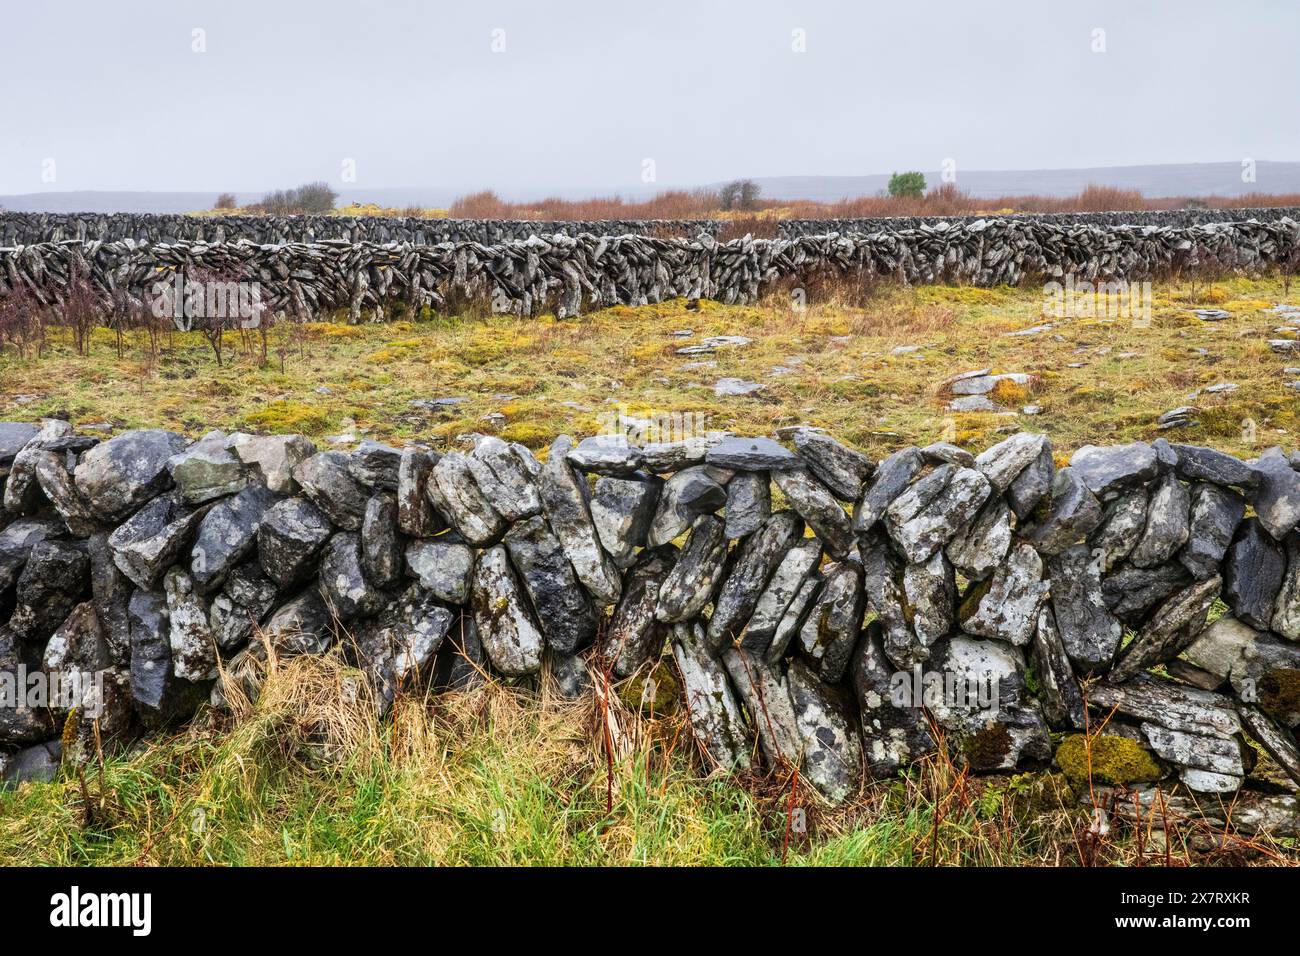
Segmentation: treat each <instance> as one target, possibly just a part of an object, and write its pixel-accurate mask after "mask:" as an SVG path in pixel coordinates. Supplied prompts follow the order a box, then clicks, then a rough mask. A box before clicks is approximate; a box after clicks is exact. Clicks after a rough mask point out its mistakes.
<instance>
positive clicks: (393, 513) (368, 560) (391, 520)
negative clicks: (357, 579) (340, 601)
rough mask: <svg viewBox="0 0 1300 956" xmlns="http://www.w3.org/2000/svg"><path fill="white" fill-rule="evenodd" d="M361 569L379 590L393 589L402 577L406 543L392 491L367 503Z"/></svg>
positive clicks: (362, 530) (376, 496) (362, 531)
mask: <svg viewBox="0 0 1300 956" xmlns="http://www.w3.org/2000/svg"><path fill="white" fill-rule="evenodd" d="M361 567H362V570H364V571H365V573H366V578H367V579H368V580H369V581H370V582H371V583H372V584H374V585H375V586H377V587H381V588H387V587H392V586H394V585H395V584H397V582H398V580H399V579H400V578H401V576H402V541H401V537H400V536H399V534H398V530H397V498H396V496H395V495H394V494H393V493H392V492H389V491H386V492H383V493H382V494H378V495H375V496H374V497H373V498H371V499H370V500H369V501H368V502H367V503H366V514H365V517H364V518H363V519H362V522H361Z"/></svg>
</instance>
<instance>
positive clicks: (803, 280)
mask: <svg viewBox="0 0 1300 956" xmlns="http://www.w3.org/2000/svg"><path fill="white" fill-rule="evenodd" d="M1298 265H1300V223H1297V222H1296V221H1295V220H1291V219H1281V220H1278V221H1276V222H1270V223H1259V222H1231V223H1219V224H1214V225H1204V226H1191V227H1187V228H1164V227H1152V228H1148V229H1132V228H1128V227H1091V226H1057V225H1052V224H1050V223H1044V222H1039V221H1036V220H1030V219H993V220H980V221H978V222H973V223H969V224H965V225H962V226H957V227H953V228H948V229H943V230H931V229H914V230H908V231H899V232H889V233H875V234H872V235H853V236H810V237H804V238H801V239H789V240H787V239H765V240H755V239H748V238H746V239H736V240H732V241H730V242H724V243H720V242H717V241H715V240H714V239H712V238H710V237H708V236H700V237H698V238H695V239H656V238H650V237H646V236H636V235H626V236H600V237H597V236H590V235H583V236H579V237H564V236H555V237H550V238H548V239H541V238H538V237H536V236H534V237H532V238H530V239H528V240H526V241H523V242H508V243H502V244H499V245H493V246H484V245H480V244H477V243H460V244H454V245H453V244H447V245H437V246H429V245H410V244H373V243H347V242H338V243H333V242H324V243H303V244H293V245H287V246H261V245H255V244H252V243H246V242H234V243H220V244H207V243H189V242H186V243H175V244H159V245H150V244H145V245H139V244H136V243H134V242H128V241H124V242H104V243H100V242H62V243H42V244H39V245H32V246H18V247H12V248H3V249H0V296H4V295H6V294H7V293H8V292H10V291H12V290H13V289H15V288H20V287H21V288H23V289H27V290H29V291H30V292H31V293H32V294H33V295H35V296H36V297H37V298H39V299H41V300H42V301H45V302H56V301H59V300H60V299H62V298H63V297H64V296H65V295H66V293H67V290H68V287H69V283H70V282H71V280H72V278H73V277H74V276H80V277H83V278H85V279H86V280H87V281H89V282H90V283H91V284H92V286H93V287H94V288H95V290H96V291H97V292H98V294H99V295H100V297H101V298H102V299H103V300H104V302H105V304H106V308H107V307H108V305H110V304H112V303H115V302H116V301H117V300H118V299H119V298H120V297H122V296H123V295H126V296H129V297H130V298H133V299H135V300H136V301H140V302H144V301H149V299H150V295H151V290H152V289H154V288H155V286H157V285H158V284H159V283H161V284H162V285H163V286H166V285H167V284H169V283H170V282H171V280H172V278H173V277H174V276H175V275H176V274H177V273H178V272H179V273H184V274H192V273H195V272H200V271H203V272H206V273H207V274H209V275H212V274H217V275H220V276H222V277H224V278H226V279H242V280H248V281H256V282H257V283H258V284H259V286H260V290H261V293H262V296H263V301H264V302H265V303H266V305H267V306H268V307H269V308H270V309H271V310H272V311H273V312H275V313H282V314H285V315H291V316H295V317H313V316H318V315H322V314H327V313H331V312H334V311H336V310H340V309H346V310H348V312H349V313H350V315H351V317H352V318H353V319H354V320H357V319H360V318H361V317H362V315H363V314H364V315H374V316H383V315H385V314H387V313H388V312H389V311H390V310H391V309H393V308H394V307H398V306H404V307H407V308H411V309H418V308H422V307H425V306H429V307H432V308H434V309H444V308H455V307H456V303H463V302H465V301H466V300H478V301H484V302H488V303H490V304H491V308H492V309H493V310H494V311H496V312H500V313H514V314H518V315H533V314H537V313H539V312H542V311H546V310H550V309H552V308H553V309H555V310H556V314H557V315H560V316H572V315H576V314H578V313H579V312H582V311H584V310H587V309H591V308H601V307H606V306H611V305H617V304H620V303H621V304H627V305H644V304H646V303H653V302H661V301H664V300H666V299H671V298H674V297H677V296H686V297H692V298H708V299H715V300H718V301H721V302H725V303H751V302H754V301H756V300H757V299H758V298H759V297H760V296H761V295H763V294H764V293H766V292H769V291H773V290H775V289H776V288H778V287H780V286H782V285H783V284H784V285H789V286H802V285H807V284H810V283H816V282H817V281H818V280H819V278H824V277H826V276H832V277H842V278H847V279H849V280H850V281H872V280H874V279H887V280H898V281H904V282H908V283H913V284H919V283H933V282H965V283H970V284H974V285H981V286H994V285H1001V284H1008V285H1016V284H1018V283H1020V282H1021V281H1022V280H1025V281H1031V280H1037V281H1042V279H1043V278H1044V277H1046V278H1062V277H1064V276H1067V275H1070V276H1073V277H1074V279H1075V281H1077V282H1084V281H1096V280H1102V279H1105V280H1110V279H1125V280H1134V281H1136V280H1143V279H1150V278H1152V277H1156V276H1162V275H1166V274H1168V273H1170V272H1173V271H1192V272H1195V271H1205V272H1209V273H1217V272H1218V271H1222V270H1228V271H1239V272H1247V273H1256V272H1261V271H1264V270H1267V269H1271V268H1275V267H1280V268H1284V269H1289V270H1291V271H1294V270H1295V269H1296V267H1297V266H1298Z"/></svg>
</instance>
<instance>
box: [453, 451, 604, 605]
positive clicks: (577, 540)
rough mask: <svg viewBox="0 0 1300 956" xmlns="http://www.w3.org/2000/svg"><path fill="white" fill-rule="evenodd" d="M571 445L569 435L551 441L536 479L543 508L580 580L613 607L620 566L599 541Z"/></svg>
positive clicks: (600, 600)
mask: <svg viewBox="0 0 1300 956" xmlns="http://www.w3.org/2000/svg"><path fill="white" fill-rule="evenodd" d="M571 446H572V442H571V441H570V440H569V437H568V436H567V435H561V436H560V437H559V438H557V439H556V440H555V441H554V442H553V443H552V445H551V452H550V455H549V456H548V457H547V459H546V464H545V465H544V466H543V467H542V470H541V474H540V475H539V476H538V479H537V485H538V491H539V492H540V494H541V500H542V509H543V511H544V512H545V514H546V520H547V521H548V522H549V523H550V526H551V530H552V531H554V532H555V536H556V537H557V538H559V539H560V546H561V547H562V548H563V549H564V554H565V556H566V557H568V559H569V562H570V563H571V564H572V565H573V571H574V573H575V574H576V575H577V576H578V580H579V581H581V582H582V585H583V587H585V588H586V589H587V591H588V592H590V594H591V596H592V598H593V599H594V600H595V602H596V604H597V605H598V606H600V607H610V606H612V605H614V604H617V603H618V597H619V594H620V593H621V591H622V586H623V582H622V578H621V577H620V576H619V573H618V568H617V567H616V566H615V565H614V562H613V561H612V560H611V559H610V557H609V555H608V554H606V553H605V550H604V548H602V547H601V545H600V536H599V535H598V534H597V532H596V525H595V523H594V522H593V521H592V519H591V506H590V504H589V500H588V499H589V495H590V487H589V486H588V484H587V481H586V479H580V478H579V477H578V476H577V475H576V474H575V473H574V471H573V466H572V465H570V464H569V463H568V461H567V459H566V456H567V454H568V452H569V448H570V447H571ZM471 543H472V542H471Z"/></svg>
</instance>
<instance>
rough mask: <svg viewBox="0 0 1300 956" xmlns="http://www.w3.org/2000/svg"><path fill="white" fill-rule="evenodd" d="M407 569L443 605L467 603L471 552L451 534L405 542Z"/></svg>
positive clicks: (471, 570) (472, 559)
mask: <svg viewBox="0 0 1300 956" xmlns="http://www.w3.org/2000/svg"><path fill="white" fill-rule="evenodd" d="M406 568H407V572H408V573H409V574H410V575H411V576H412V577H415V578H417V579H418V580H419V582H420V586H421V587H422V588H424V589H425V590H426V591H428V592H430V593H431V594H432V595H433V596H434V597H435V598H437V599H438V600H439V601H442V602H444V603H446V604H467V603H468V602H469V592H470V577H471V575H472V574H473V572H474V552H473V550H472V549H471V548H470V546H469V545H467V544H465V543H464V542H463V541H461V540H460V539H458V538H456V537H455V536H454V535H442V536H441V537H438V538H417V539H416V540H414V541H411V542H409V543H408V544H407V545H406Z"/></svg>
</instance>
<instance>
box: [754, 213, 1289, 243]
mask: <svg viewBox="0 0 1300 956" xmlns="http://www.w3.org/2000/svg"><path fill="white" fill-rule="evenodd" d="M990 218H997V219H1010V220H1013V221H1021V222H1026V221H1030V222H1040V223H1044V224H1047V225H1052V226H1135V227H1144V226H1161V227H1165V228H1173V229H1186V228H1187V227H1188V226H1206V225H1210V224H1211V223H1218V222H1248V221H1250V220H1252V219H1253V220H1255V221H1257V222H1277V221H1279V220H1281V219H1300V208H1297V207H1295V206H1274V207H1269V208H1261V209H1155V210H1150V211H1145V212H1050V213H1041V212H1035V213H1012V214H1009V215H1002V216H996V217H990V216H987V215H985V216H889V217H878V218H857V219H783V220H782V221H781V224H780V236H781V237H782V238H783V239H793V238H795V237H797V236H820V235H825V234H826V233H829V232H836V233H840V234H843V235H852V234H855V233H870V232H887V231H896V230H905V229H920V228H923V227H930V228H935V227H939V226H947V227H952V226H967V225H970V224H971V223H974V222H979V221H980V220H988V219H990Z"/></svg>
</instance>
